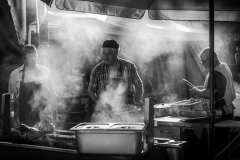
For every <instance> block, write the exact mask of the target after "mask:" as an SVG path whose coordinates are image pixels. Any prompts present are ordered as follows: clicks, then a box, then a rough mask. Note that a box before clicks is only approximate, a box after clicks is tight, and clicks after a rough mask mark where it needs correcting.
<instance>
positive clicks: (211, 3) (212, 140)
mask: <svg viewBox="0 0 240 160" xmlns="http://www.w3.org/2000/svg"><path fill="white" fill-rule="evenodd" d="M209 46H210V52H209V58H210V59H209V66H210V73H209V74H210V81H211V86H210V110H211V113H212V116H211V120H210V151H209V154H208V155H209V156H208V159H211V160H214V157H215V128H214V122H215V113H214V109H215V106H214V0H209Z"/></svg>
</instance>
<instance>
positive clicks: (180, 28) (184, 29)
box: [176, 24, 192, 32]
mask: <svg viewBox="0 0 240 160" xmlns="http://www.w3.org/2000/svg"><path fill="white" fill-rule="evenodd" d="M176 28H177V30H179V31H185V32H192V30H191V29H190V28H187V27H184V26H182V25H179V24H176Z"/></svg>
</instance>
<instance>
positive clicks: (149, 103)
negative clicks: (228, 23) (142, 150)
mask: <svg viewBox="0 0 240 160" xmlns="http://www.w3.org/2000/svg"><path fill="white" fill-rule="evenodd" d="M154 104H155V99H154V98H145V109H144V123H145V124H146V125H148V127H147V134H148V135H147V149H148V151H150V150H151V149H153V147H154Z"/></svg>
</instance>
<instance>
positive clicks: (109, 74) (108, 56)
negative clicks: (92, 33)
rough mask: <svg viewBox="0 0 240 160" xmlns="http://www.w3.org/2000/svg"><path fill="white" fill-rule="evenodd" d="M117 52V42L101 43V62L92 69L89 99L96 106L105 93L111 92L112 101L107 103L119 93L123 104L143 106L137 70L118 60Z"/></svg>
mask: <svg viewBox="0 0 240 160" xmlns="http://www.w3.org/2000/svg"><path fill="white" fill-rule="evenodd" d="M119 52H120V47H119V44H118V42H117V41H115V40H112V39H111V40H106V41H104V42H103V44H102V54H103V61H102V62H101V63H99V64H97V65H96V66H95V67H94V68H93V69H92V72H91V75H90V82H89V86H88V94H89V97H90V98H91V100H92V101H93V103H94V104H97V103H98V101H99V99H101V95H103V94H104V93H105V92H111V96H112V99H109V101H111V100H113V99H114V98H117V97H118V96H115V95H117V94H119V92H120V95H121V96H122V97H121V98H122V102H123V103H124V104H130V105H135V106H143V105H144V104H143V101H142V98H143V83H142V80H141V78H140V77H139V74H138V72H137V68H136V66H135V64H133V63H132V62H130V61H127V60H125V59H121V58H118V53H119ZM115 92H117V93H115ZM111 107H114V106H111Z"/></svg>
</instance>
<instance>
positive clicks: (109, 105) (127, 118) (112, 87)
mask: <svg viewBox="0 0 240 160" xmlns="http://www.w3.org/2000/svg"><path fill="white" fill-rule="evenodd" d="M109 74H111V72H110V73H109ZM117 83H118V82H116V79H115V80H110V81H109V83H108V85H107V87H106V91H104V92H103V93H101V95H100V98H99V101H98V103H97V104H96V107H95V110H96V112H95V113H94V114H93V116H92V119H91V121H92V122H143V114H142V113H140V111H139V110H137V107H136V106H133V105H130V104H126V98H127V97H125V93H126V84H125V83H124V82H122V81H121V82H119V84H117ZM134 109H135V111H134ZM136 111H138V112H136Z"/></svg>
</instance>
